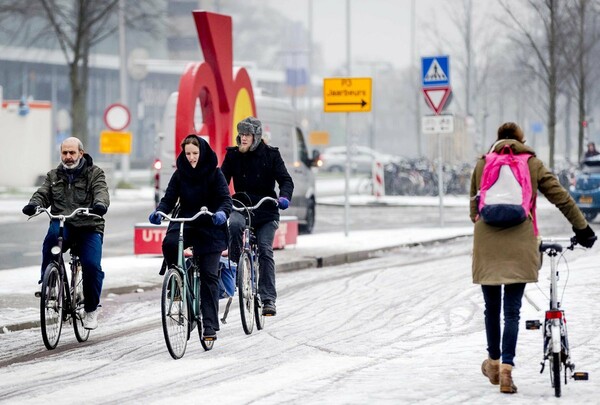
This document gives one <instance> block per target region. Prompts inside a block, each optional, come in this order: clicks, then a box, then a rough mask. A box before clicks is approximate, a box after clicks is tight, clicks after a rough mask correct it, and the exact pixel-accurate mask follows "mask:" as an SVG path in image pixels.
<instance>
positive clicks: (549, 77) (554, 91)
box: [499, 0, 571, 169]
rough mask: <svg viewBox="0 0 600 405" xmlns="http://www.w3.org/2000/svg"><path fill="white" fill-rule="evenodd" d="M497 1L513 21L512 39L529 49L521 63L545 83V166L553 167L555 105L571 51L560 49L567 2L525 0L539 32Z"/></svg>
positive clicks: (565, 28) (504, 1)
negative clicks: (547, 153)
mask: <svg viewBox="0 0 600 405" xmlns="http://www.w3.org/2000/svg"><path fill="white" fill-rule="evenodd" d="M499 3H500V5H501V6H502V8H503V9H504V11H505V12H506V14H507V15H508V17H509V18H510V20H511V21H512V22H513V23H514V25H515V28H516V32H517V33H518V34H520V35H519V36H515V37H514V38H513V40H514V41H515V42H516V43H517V44H519V45H520V46H522V47H525V48H528V49H530V50H531V51H533V55H535V58H534V60H533V61H532V60H523V61H522V63H523V65H524V66H526V67H528V68H529V69H531V71H532V72H534V74H535V75H536V77H537V78H539V79H540V80H541V81H542V82H543V83H544V85H545V88H546V90H547V110H546V111H547V126H548V145H549V148H550V156H549V166H550V168H551V169H554V153H555V140H556V121H557V119H556V110H557V108H556V105H557V98H558V94H559V89H560V87H561V85H562V82H563V80H564V79H565V77H567V68H568V65H569V62H568V60H569V59H570V56H571V55H568V54H565V53H564V52H560V51H561V50H564V49H566V47H565V46H564V45H563V41H565V40H566V38H568V37H569V32H568V26H567V25H566V23H565V21H566V19H567V18H566V15H568V13H566V12H565V9H567V8H568V7H569V2H562V1H560V0H543V1H540V0H528V1H527V4H528V7H529V10H531V11H533V13H534V15H535V20H536V21H540V22H541V24H542V25H541V28H542V32H541V33H538V32H536V29H539V28H540V26H539V25H537V24H536V25H531V26H530V25H528V24H526V23H525V22H524V21H523V19H522V17H521V15H522V14H521V13H517V12H516V11H515V10H514V9H513V8H512V7H511V5H510V4H509V2H508V0H499Z"/></svg>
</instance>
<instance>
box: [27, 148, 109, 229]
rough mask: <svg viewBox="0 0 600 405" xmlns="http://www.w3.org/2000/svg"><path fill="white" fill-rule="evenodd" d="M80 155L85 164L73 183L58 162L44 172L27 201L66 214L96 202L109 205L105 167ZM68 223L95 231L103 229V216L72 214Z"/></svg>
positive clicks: (86, 155) (91, 205)
mask: <svg viewBox="0 0 600 405" xmlns="http://www.w3.org/2000/svg"><path fill="white" fill-rule="evenodd" d="M83 159H85V163H84V167H83V169H82V171H81V173H80V174H79V176H77V177H76V178H75V179H74V180H73V182H72V183H69V180H68V176H67V174H66V172H65V170H64V169H63V168H62V165H61V164H59V165H58V167H57V168H56V169H53V170H50V171H49V172H48V173H47V174H46V179H45V180H44V184H42V186H41V187H40V188H38V190H37V191H36V192H35V193H33V196H31V199H30V200H29V204H33V205H39V206H41V207H45V208H47V207H52V208H51V211H52V214H54V215H59V214H63V215H69V214H71V213H72V212H73V211H75V209H77V208H80V207H83V208H92V207H93V206H94V205H96V204H100V205H104V206H105V207H106V208H108V206H109V205H110V196H109V193H108V186H107V185H106V178H105V176H104V171H103V170H102V169H101V168H99V167H98V166H96V165H94V162H93V160H92V158H91V156H90V155H88V154H87V153H85V154H84V155H83ZM68 223H69V224H71V225H72V226H75V227H86V228H91V229H93V230H94V231H96V232H100V233H104V218H103V217H101V218H98V217H93V216H85V215H82V216H75V217H74V218H72V219H70V220H69V222H68Z"/></svg>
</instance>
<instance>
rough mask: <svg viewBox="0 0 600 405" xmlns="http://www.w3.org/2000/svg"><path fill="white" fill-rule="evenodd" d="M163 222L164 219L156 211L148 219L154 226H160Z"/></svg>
mask: <svg viewBox="0 0 600 405" xmlns="http://www.w3.org/2000/svg"><path fill="white" fill-rule="evenodd" d="M161 220H162V217H161V216H160V214H159V213H158V212H156V211H154V212H152V214H150V216H149V217H148V221H150V223H151V224H154V225H160V221H161Z"/></svg>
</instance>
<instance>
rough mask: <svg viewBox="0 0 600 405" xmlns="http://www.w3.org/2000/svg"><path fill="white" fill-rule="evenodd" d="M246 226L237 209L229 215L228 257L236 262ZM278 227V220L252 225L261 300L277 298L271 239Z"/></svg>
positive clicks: (238, 258) (272, 300) (274, 299)
mask: <svg viewBox="0 0 600 405" xmlns="http://www.w3.org/2000/svg"><path fill="white" fill-rule="evenodd" d="M245 227H246V219H245V217H244V216H243V215H242V214H240V213H239V212H237V211H233V212H232V213H231V215H230V216H229V257H231V260H232V261H233V262H234V263H238V262H239V260H240V255H241V254H242V232H243V230H244V228H245ZM277 228H279V222H278V221H269V222H266V223H264V224H262V225H259V226H254V232H255V234H256V240H257V243H258V254H259V258H258V264H259V278H258V293H259V294H260V298H261V301H262V302H266V301H271V302H273V303H274V302H275V301H276V300H277V290H276V289H275V260H273V239H274V238H275V231H276V230H277Z"/></svg>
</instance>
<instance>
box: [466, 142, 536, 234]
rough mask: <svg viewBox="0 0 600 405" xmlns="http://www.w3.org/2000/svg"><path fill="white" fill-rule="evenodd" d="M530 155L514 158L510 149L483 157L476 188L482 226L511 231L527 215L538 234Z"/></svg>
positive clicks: (504, 148) (508, 147)
mask: <svg viewBox="0 0 600 405" xmlns="http://www.w3.org/2000/svg"><path fill="white" fill-rule="evenodd" d="M531 156H532V155H531V154H530V153H518V154H515V153H514V152H513V150H512V149H511V148H510V146H509V145H506V146H504V147H503V148H502V149H501V150H500V152H498V153H496V152H490V153H488V154H487V155H485V165H484V167H483V173H482V176H481V184H480V186H479V192H478V193H477V197H478V200H479V202H478V209H479V216H480V217H481V219H483V222H485V223H486V224H489V225H493V226H498V227H503V228H506V227H510V226H514V225H518V224H520V223H522V222H523V221H525V220H526V219H527V218H528V217H529V216H530V215H531V218H532V221H533V230H534V233H535V235H536V236H537V234H538V229H537V222H536V216H535V196H536V194H535V193H533V190H532V188H531V176H530V173H529V165H528V164H527V161H528V160H529V158H530V157H531Z"/></svg>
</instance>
